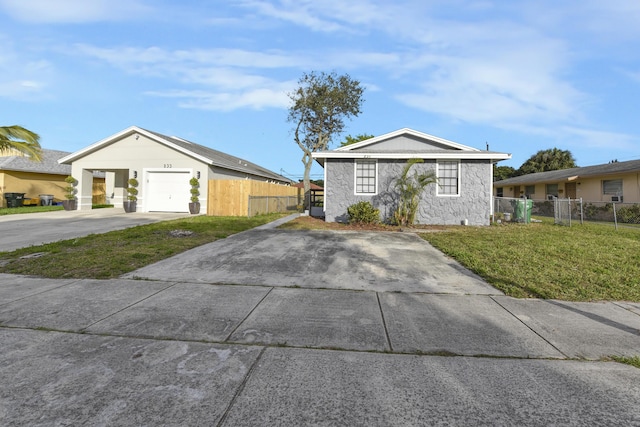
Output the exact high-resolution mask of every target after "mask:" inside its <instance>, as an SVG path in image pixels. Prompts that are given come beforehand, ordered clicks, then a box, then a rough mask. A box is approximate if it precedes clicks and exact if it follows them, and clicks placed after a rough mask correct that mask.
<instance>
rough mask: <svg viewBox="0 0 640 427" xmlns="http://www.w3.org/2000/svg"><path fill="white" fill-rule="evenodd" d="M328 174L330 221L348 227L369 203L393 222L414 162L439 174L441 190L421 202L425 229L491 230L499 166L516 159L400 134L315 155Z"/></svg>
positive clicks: (420, 220)
mask: <svg viewBox="0 0 640 427" xmlns="http://www.w3.org/2000/svg"><path fill="white" fill-rule="evenodd" d="M313 158H314V159H315V160H316V161H317V162H318V163H320V165H322V167H323V168H324V214H325V219H326V221H329V222H345V221H348V219H349V217H348V214H347V208H348V207H349V206H351V205H352V204H355V203H357V202H360V201H363V200H364V201H369V202H371V204H373V206H374V207H376V208H377V209H379V210H380V213H381V215H382V218H381V219H382V220H383V221H389V220H390V219H391V218H392V217H393V212H394V210H395V208H396V206H397V201H398V193H397V190H396V189H395V186H394V184H395V181H396V179H397V178H398V177H399V176H400V175H401V174H402V170H403V168H404V166H405V165H406V164H407V161H408V160H409V159H422V160H423V163H418V164H416V165H414V166H413V170H414V171H416V172H433V173H435V176H436V177H437V180H438V182H437V183H436V184H432V185H429V186H428V187H427V188H426V189H425V191H424V192H423V194H422V196H421V203H420V205H419V210H418V214H417V216H416V221H417V222H418V223H420V224H444V225H455V224H469V225H489V222H490V216H491V213H492V205H493V204H492V183H493V164H494V163H496V162H498V161H500V160H506V159H509V158H511V154H508V153H500V152H494V151H484V150H479V149H477V148H473V147H469V146H466V145H462V144H459V143H457V142H453V141H448V140H446V139H443V138H439V137H437V136H433V135H428V134H426V133H422V132H418V131H415V130H413V129H407V128H404V129H399V130H397V131H394V132H390V133H387V134H384V135H380V136H377V137H375V138H371V139H367V140H365V141H361V142H358V143H356V144H351V145H347V146H344V147H340V148H338V149H336V150H331V151H321V152H316V153H313Z"/></svg>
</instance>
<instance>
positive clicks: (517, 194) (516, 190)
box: [513, 185, 520, 197]
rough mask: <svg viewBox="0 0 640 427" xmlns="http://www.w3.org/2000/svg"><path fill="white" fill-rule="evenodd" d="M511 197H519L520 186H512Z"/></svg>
mask: <svg viewBox="0 0 640 427" xmlns="http://www.w3.org/2000/svg"><path fill="white" fill-rule="evenodd" d="M513 197H520V186H519V185H514V186H513Z"/></svg>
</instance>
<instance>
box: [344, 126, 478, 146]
mask: <svg viewBox="0 0 640 427" xmlns="http://www.w3.org/2000/svg"><path fill="white" fill-rule="evenodd" d="M405 134H408V135H411V136H415V137H416V138H422V139H428V140H431V141H435V142H437V143H440V144H443V145H446V146H448V147H451V148H455V149H458V150H463V151H480V150H479V149H477V148H474V147H469V146H467V145H463V144H459V143H457V142H453V141H449V140H448V139H444V138H440V137H438V136H434V135H429V134H428V133H424V132H418V131H417V130H413V129H409V128H402V129H398V130H396V131H393V132H389V133H385V134H384V135H380V136H376V137H374V138H369V139H366V140H364V141H360V142H356V143H355V144H349V145H345V146H344V147H339V148H336V150H335V151H352V150H356V149H358V148H362V147H366V146H368V145H371V144H375V143H378V142H380V141H384V140H387V139H391V138H395V137H397V136H400V135H405Z"/></svg>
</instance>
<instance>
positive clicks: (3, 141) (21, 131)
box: [0, 126, 42, 161]
mask: <svg viewBox="0 0 640 427" xmlns="http://www.w3.org/2000/svg"><path fill="white" fill-rule="evenodd" d="M13 150H15V151H18V152H20V153H22V154H24V155H25V156H27V157H29V158H30V159H31V160H35V161H40V160H42V148H40V136H39V135H38V134H37V133H34V132H31V131H30V130H28V129H25V128H23V127H22V126H0V152H6V151H13Z"/></svg>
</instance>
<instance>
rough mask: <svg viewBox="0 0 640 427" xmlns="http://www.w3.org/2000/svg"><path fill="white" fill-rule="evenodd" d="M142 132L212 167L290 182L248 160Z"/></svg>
mask: <svg viewBox="0 0 640 427" xmlns="http://www.w3.org/2000/svg"><path fill="white" fill-rule="evenodd" d="M144 130H145V131H146V132H149V133H151V134H153V135H155V136H156V137H158V138H161V139H164V140H165V141H167V142H170V143H171V144H174V145H177V146H179V147H181V148H183V149H185V150H187V151H190V152H192V153H194V154H197V155H199V156H202V157H205V158H206V159H208V160H209V162H210V164H211V165H212V166H218V167H221V168H225V169H230V170H234V171H238V172H242V173H248V174H251V175H256V176H260V177H263V178H267V179H273V180H276V181H280V182H292V181H291V180H290V179H289V178H286V177H284V176H282V175H279V174H277V173H275V172H272V171H270V170H269V169H266V168H263V167H262V166H260V165H257V164H255V163H252V162H250V161H248V160H244V159H241V158H239V157H235V156H232V155H230V154H227V153H223V152H222V151H218V150H214V149H213V148H209V147H205V146H204V145H199V144H196V143H195V142H191V141H187V140H185V139H182V138H177V137H173V136H167V135H162V134H161V133H158V132H153V131H150V130H148V129H144Z"/></svg>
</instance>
